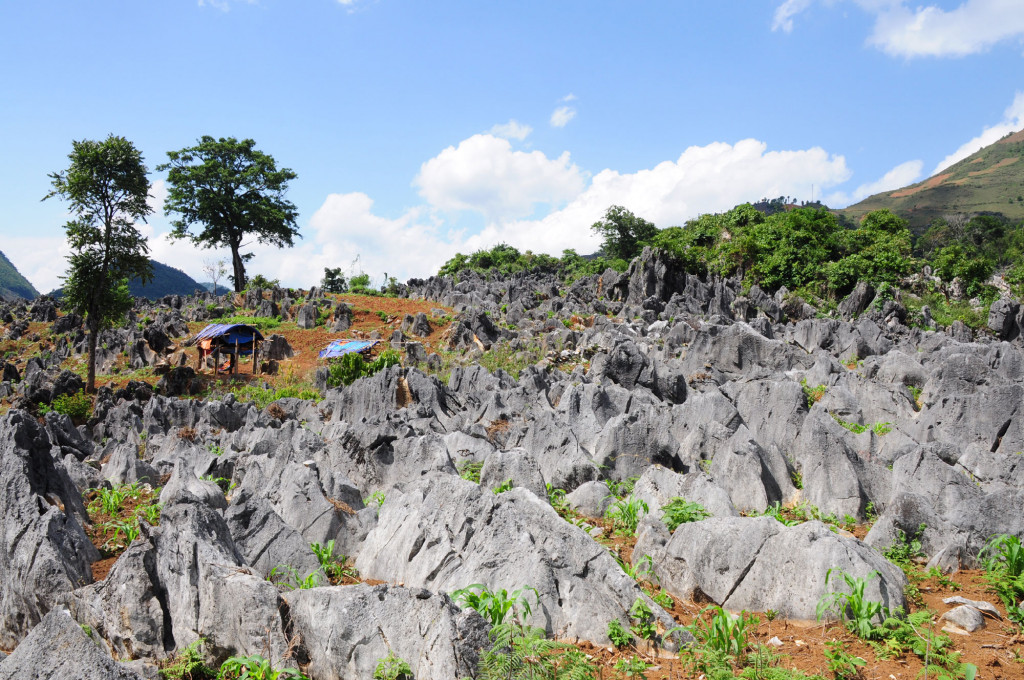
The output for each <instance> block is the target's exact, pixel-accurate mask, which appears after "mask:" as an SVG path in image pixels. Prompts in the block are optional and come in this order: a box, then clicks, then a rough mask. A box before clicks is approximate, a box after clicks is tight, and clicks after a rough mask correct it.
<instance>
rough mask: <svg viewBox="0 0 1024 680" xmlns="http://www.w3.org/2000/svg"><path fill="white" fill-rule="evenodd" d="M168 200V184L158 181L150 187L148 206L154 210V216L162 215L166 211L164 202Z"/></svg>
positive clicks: (147, 197)
mask: <svg viewBox="0 0 1024 680" xmlns="http://www.w3.org/2000/svg"><path fill="white" fill-rule="evenodd" d="M166 200H167V183H166V182H165V181H164V180H162V179H158V180H156V181H155V182H153V183H152V184H150V185H149V194H148V195H147V196H146V204H147V205H148V206H149V207H150V208H152V209H153V214H154V215H160V214H162V213H163V210H164V201H166Z"/></svg>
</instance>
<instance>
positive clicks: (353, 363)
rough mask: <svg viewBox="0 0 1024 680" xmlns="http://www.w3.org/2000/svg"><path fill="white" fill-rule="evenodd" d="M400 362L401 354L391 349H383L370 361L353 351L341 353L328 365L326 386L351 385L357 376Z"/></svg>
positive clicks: (370, 373) (371, 373)
mask: <svg viewBox="0 0 1024 680" xmlns="http://www.w3.org/2000/svg"><path fill="white" fill-rule="evenodd" d="M401 363H402V357H401V355H400V354H399V353H398V352H396V351H395V350H393V349H386V350H384V351H383V352H381V353H380V354H379V355H378V356H377V358H376V359H374V360H373V361H371V362H367V361H366V360H365V359H363V357H362V355H361V354H357V353H355V352H352V353H349V354H343V355H342V356H341V357H340V358H339V359H338V360H336V361H332V362H331V363H330V364H329V365H328V367H327V371H328V374H327V386H328V387H340V386H341V385H351V384H352V383H354V382H355V381H356V380H358V379H359V378H365V377H368V376H371V375H373V374H375V373H377V372H379V371H382V370H384V369H385V368H387V367H389V366H398V365H399V364H401Z"/></svg>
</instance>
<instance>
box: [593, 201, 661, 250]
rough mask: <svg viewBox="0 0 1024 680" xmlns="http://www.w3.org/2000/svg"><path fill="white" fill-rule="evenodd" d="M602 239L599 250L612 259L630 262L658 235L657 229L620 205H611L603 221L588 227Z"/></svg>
mask: <svg viewBox="0 0 1024 680" xmlns="http://www.w3.org/2000/svg"><path fill="white" fill-rule="evenodd" d="M590 228H591V229H592V230H594V231H595V232H597V233H598V234H599V235H600V236H601V238H603V239H604V241H603V243H602V245H601V249H602V250H603V251H604V254H605V255H606V256H607V257H610V258H612V259H622V260H626V261H627V262H628V261H629V260H632V259H633V258H634V257H636V256H637V255H639V254H640V251H642V250H643V247H644V246H645V245H648V243H649V242H650V240H651V239H652V238H654V236H655V234H657V233H658V228H657V227H656V226H654V224H652V223H651V222H648V221H647V220H645V219H644V218H642V217H637V216H636V215H634V214H633V213H632V212H630V211H629V210H626V209H625V208H623V207H622V206H621V205H613V206H611V207H610V208H608V210H606V211H605V213H604V219H602V220H598V221H597V222H594V224H592V225H591V226H590Z"/></svg>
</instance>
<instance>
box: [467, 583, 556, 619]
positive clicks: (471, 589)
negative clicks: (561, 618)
mask: <svg viewBox="0 0 1024 680" xmlns="http://www.w3.org/2000/svg"><path fill="white" fill-rule="evenodd" d="M526 591H533V595H534V597H535V599H536V602H537V604H540V593H538V592H537V589H536V588H534V587H533V586H523V587H522V588H519V589H517V590H513V591H512V592H511V593H509V592H508V591H507V590H505V589H504V588H502V589H500V590H491V589H490V588H488V587H487V586H485V585H483V584H482V583H474V584H473V585H471V586H467V587H465V588H460V589H459V590H456V591H455V592H453V593H452V599H453V600H455V601H456V602H458V603H459V605H461V606H465V607H469V608H470V609H475V610H476V611H478V612H480V614H481V615H482V616H483V617H484V618H485V619H487V620H488V621H490V622H491V625H492V626H497V625H499V624H501V623H502V622H503V621H504V620H505V617H507V616H508V614H509V612H512V611H517V610H518V609H522V611H523V616H529V615H530V614H531V613H532V612H533V610H532V609H531V607H530V600H529V598H528V597H527V596H526V595H524V594H523V593H524V592H526Z"/></svg>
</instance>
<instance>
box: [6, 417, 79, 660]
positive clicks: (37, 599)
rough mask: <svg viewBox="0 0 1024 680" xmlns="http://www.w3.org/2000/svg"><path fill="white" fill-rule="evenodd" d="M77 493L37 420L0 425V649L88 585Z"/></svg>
mask: <svg viewBox="0 0 1024 680" xmlns="http://www.w3.org/2000/svg"><path fill="white" fill-rule="evenodd" d="M86 520H87V515H86V512H85V507H84V505H83V504H82V498H81V495H80V494H79V491H78V489H76V488H75V486H74V484H73V483H72V481H71V479H70V478H69V477H68V474H67V472H66V471H65V469H64V465H63V464H62V463H61V462H60V460H59V459H55V458H54V457H53V456H51V455H50V441H49V438H48V437H47V435H46V432H45V431H44V430H43V428H41V427H39V425H38V424H37V423H36V421H35V419H34V418H32V417H31V416H30V415H29V414H28V413H25V412H23V411H12V412H11V413H9V414H8V415H7V416H6V417H5V418H3V419H2V420H0V523H2V527H3V543H2V545H0V644H2V645H3V646H5V647H13V646H15V645H16V644H17V643H18V641H19V640H21V638H22V637H24V636H25V635H26V634H27V633H28V632H29V630H30V629H31V628H32V627H33V626H34V625H36V624H37V623H39V621H40V620H42V618H43V616H45V615H46V613H47V612H49V611H50V610H51V609H52V608H53V607H54V606H55V605H56V604H57V603H58V602H59V601H60V599H61V598H62V597H63V596H64V595H66V594H67V593H68V592H70V591H72V590H74V589H75V588H78V587H80V586H83V585H86V584H88V583H90V582H91V581H92V572H91V569H90V564H91V563H92V562H94V561H95V560H98V559H99V553H98V552H97V551H96V548H94V547H93V545H92V543H90V542H89V539H88V538H87V537H86V535H85V531H84V530H83V528H82V527H83V524H84V523H85V521H86Z"/></svg>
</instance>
